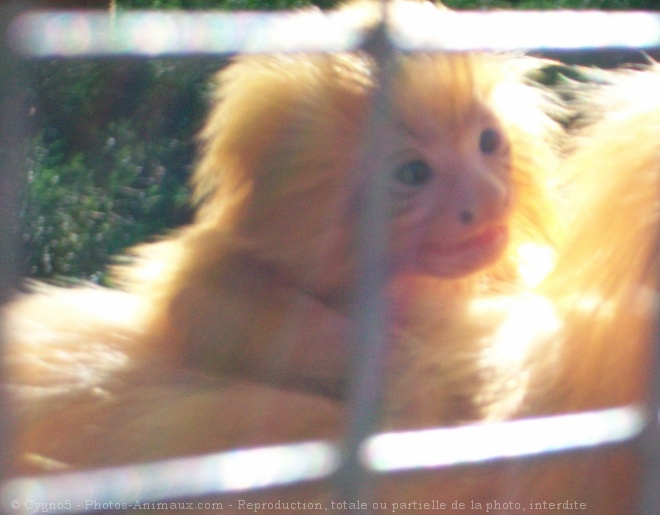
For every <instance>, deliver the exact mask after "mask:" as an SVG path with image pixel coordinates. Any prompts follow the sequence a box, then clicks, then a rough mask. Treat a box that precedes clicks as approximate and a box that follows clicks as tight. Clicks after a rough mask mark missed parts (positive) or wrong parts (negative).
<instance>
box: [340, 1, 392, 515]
mask: <svg viewBox="0 0 660 515" xmlns="http://www.w3.org/2000/svg"><path fill="white" fill-rule="evenodd" d="M383 6H384V7H385V4H383ZM363 49H364V50H365V51H366V52H368V53H369V54H370V55H371V56H372V57H373V59H374V61H375V63H376V70H377V76H376V77H377V81H378V82H377V87H376V91H375V93H374V98H373V102H372V106H371V109H372V111H371V113H370V117H369V121H368V126H367V130H366V134H365V141H364V145H363V149H362V155H361V156H360V157H361V159H360V162H359V168H358V170H357V172H358V173H359V174H360V177H361V178H362V179H364V180H363V181H361V182H360V185H361V187H363V188H364V192H365V194H364V204H363V205H362V213H361V219H360V221H359V227H358V248H359V254H358V273H357V278H356V281H357V284H356V298H355V301H356V313H355V316H356V324H357V328H356V334H355V346H354V356H353V360H352V361H351V362H352V374H351V378H350V383H349V392H348V393H349V397H348V399H349V400H348V408H347V409H348V429H347V434H346V436H345V440H344V445H343V455H344V462H343V465H342V467H341V468H340V470H339V472H338V476H337V482H338V488H339V495H340V498H341V499H342V501H344V502H348V503H352V507H353V509H350V506H351V505H348V506H343V507H342V508H344V509H346V508H349V512H351V513H356V514H357V513H361V514H364V513H365V510H364V509H363V508H364V506H365V504H364V503H366V505H367V507H370V506H371V502H370V499H371V489H372V488H371V481H370V476H369V472H368V471H367V470H366V468H365V466H364V464H363V463H362V461H361V457H360V450H361V447H362V445H363V442H364V441H365V439H366V438H367V437H368V436H369V435H370V434H372V433H373V432H375V431H376V430H377V423H378V419H379V414H380V405H381V400H382V392H383V387H384V384H383V375H384V374H383V370H384V368H385V367H384V364H385V363H384V362H385V352H386V340H387V322H386V309H387V306H386V300H385V295H384V289H385V284H386V280H387V270H386V252H387V247H388V224H387V212H388V199H387V179H388V174H386V173H383V172H384V170H386V169H387V167H388V166H389V163H388V161H387V153H388V149H389V145H388V140H389V139H391V132H392V131H391V126H392V122H391V116H390V113H391V99H390V91H391V83H392V77H393V74H394V72H395V70H394V67H395V59H394V55H395V49H394V47H393V45H392V43H391V42H390V39H389V36H388V33H387V20H386V18H385V8H383V17H382V19H381V23H380V25H379V26H378V27H377V28H376V29H375V30H374V31H373V32H372V33H371V35H370V37H369V38H368V39H367V41H366V44H365V45H364V47H363ZM358 501H359V502H360V503H362V504H358ZM367 509H368V508H367ZM342 512H344V511H343V510H342Z"/></svg>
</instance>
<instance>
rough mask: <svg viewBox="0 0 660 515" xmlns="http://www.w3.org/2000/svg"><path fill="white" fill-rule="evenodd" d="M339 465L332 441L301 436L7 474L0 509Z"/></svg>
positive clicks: (84, 502) (100, 499)
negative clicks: (196, 453)
mask: <svg viewBox="0 0 660 515" xmlns="http://www.w3.org/2000/svg"><path fill="white" fill-rule="evenodd" d="M338 465H339V452H338V450H337V449H336V448H335V446H333V445H331V444H328V443H323V442H304V443H298V444H291V445H281V446H271V447H260V448H254V449H238V450H233V451H227V452H223V453H218V454H210V455H206V456H200V457H190V458H176V459H170V460H163V461H157V462H151V463H142V464H136V465H128V466H122V467H113V468H102V469H96V470H90V471H80V472H66V473H62V474H57V475H49V476H38V477H27V478H21V479H13V480H10V481H8V482H7V483H6V484H5V485H4V486H3V487H2V490H1V493H0V511H2V513H9V512H11V513H16V514H21V513H35V512H36V511H39V510H38V509H36V508H37V507H38V506H50V507H51V508H52V509H49V510H48V512H49V513H77V512H84V511H99V509H103V508H102V507H104V506H105V507H106V508H107V507H108V506H121V505H133V504H135V503H136V502H137V501H140V502H142V503H150V502H158V501H167V500H173V499H184V498H191V497H202V496H207V495H221V494H229V493H235V492H243V491H254V490H261V489H264V488H269V487H274V486H283V485H288V484H291V483H300V482H304V481H313V480H317V479H322V478H326V477H328V476H330V475H332V474H333V473H334V472H335V470H336V469H337V467H338ZM95 506H100V507H101V508H95ZM9 508H12V509H11V510H10V509H9Z"/></svg>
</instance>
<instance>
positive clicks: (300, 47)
mask: <svg viewBox="0 0 660 515" xmlns="http://www.w3.org/2000/svg"><path fill="white" fill-rule="evenodd" d="M395 14H396V15H395V16H392V24H391V31H390V34H391V38H392V41H393V43H394V45H395V46H396V47H398V48H400V49H402V50H404V51H412V50H448V51H474V50H533V49H534V50H576V49H585V48H587V49H588V48H591V49H601V50H602V49H622V48H623V49H627V48H639V49H654V48H660V14H657V13H655V14H654V13H643V12H596V11H493V12H469V11H439V10H437V9H434V8H433V9H428V12H426V11H425V12H424V13H423V16H420V12H419V10H418V9H413V10H412V11H410V12H408V11H406V10H404V11H402V12H401V13H399V12H397V13H395ZM363 28H364V27H363V26H362V23H361V22H359V21H358V20H356V19H354V17H352V16H347V15H344V14H342V13H341V11H339V12H331V13H323V12H321V11H320V10H310V11H299V12H278V13H257V12H254V13H252V12H240V13H228V12H196V13H190V12H169V11H168V12H153V11H152V12H121V13H118V14H117V15H116V16H113V15H110V14H103V13H98V12H82V11H81V12H75V11H74V12H46V11H38V12H28V13H25V14H23V15H21V16H20V17H19V18H17V19H16V20H14V22H13V23H12V25H11V27H10V31H9V34H10V44H11V46H12V47H13V48H14V49H15V50H17V51H18V52H19V53H21V54H23V55H25V56H29V57H56V56H62V57H84V56H113V55H114V56H121V55H135V56H157V55H162V56H170V55H191V54H209V55H224V54H234V53H265V52H292V51H300V52H303V51H304V52H316V51H319V52H320V51H330V52H334V51H342V50H351V49H355V48H356V47H357V46H359V44H360V41H361V34H362V29H363Z"/></svg>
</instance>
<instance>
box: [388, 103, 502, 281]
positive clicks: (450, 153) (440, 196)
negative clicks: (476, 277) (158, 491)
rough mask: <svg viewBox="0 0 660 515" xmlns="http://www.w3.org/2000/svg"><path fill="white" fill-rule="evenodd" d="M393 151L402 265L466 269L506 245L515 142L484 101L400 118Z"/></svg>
mask: <svg viewBox="0 0 660 515" xmlns="http://www.w3.org/2000/svg"><path fill="white" fill-rule="evenodd" d="M397 132H399V138H398V139H399V145H398V149H397V152H396V153H395V155H393V156H392V162H393V163H395V164H394V166H393V169H392V170H391V171H390V173H391V182H392V192H391V196H392V205H393V210H392V217H391V223H392V229H391V231H392V232H391V241H392V246H393V249H392V255H393V257H394V260H395V261H394V263H393V265H394V267H395V270H396V271H403V272H409V273H413V274H422V275H432V276H438V277H443V278H455V277H461V276H463V275H466V274H470V273H472V272H475V271H478V270H481V269H482V268H484V267H486V266H488V265H490V264H492V263H494V262H496V261H497V260H498V259H499V258H500V257H501V255H502V254H503V252H504V249H505V248H506V245H507V241H508V235H509V229H508V220H509V217H510V205H511V201H510V200H511V196H512V194H511V156H510V144H509V140H508V138H507V135H506V133H505V131H504V130H503V128H502V127H501V126H500V125H499V123H498V122H497V120H496V118H495V117H494V116H493V115H492V113H491V112H490V111H489V110H488V109H487V108H486V107H485V106H482V105H476V106H473V107H472V108H471V109H470V112H469V113H467V114H466V115H465V116H462V117H461V118H460V120H455V121H453V122H452V123H447V121H446V119H439V120H433V119H426V120H424V119H422V123H419V120H417V123H415V124H413V123H411V122H410V120H407V121H404V122H402V123H400V124H398V129H397Z"/></svg>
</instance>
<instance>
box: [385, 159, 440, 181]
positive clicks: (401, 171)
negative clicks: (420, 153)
mask: <svg viewBox="0 0 660 515" xmlns="http://www.w3.org/2000/svg"><path fill="white" fill-rule="evenodd" d="M431 173H432V172H431V167H430V166H429V165H428V163H427V162H426V161H424V160H422V159H414V160H412V161H408V162H407V163H405V164H404V165H402V166H400V167H399V168H397V169H396V171H395V172H394V178H395V179H396V180H397V181H398V182H400V183H401V184H405V185H406V186H421V185H422V184H424V183H425V182H427V181H428V180H429V179H430V178H431Z"/></svg>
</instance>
